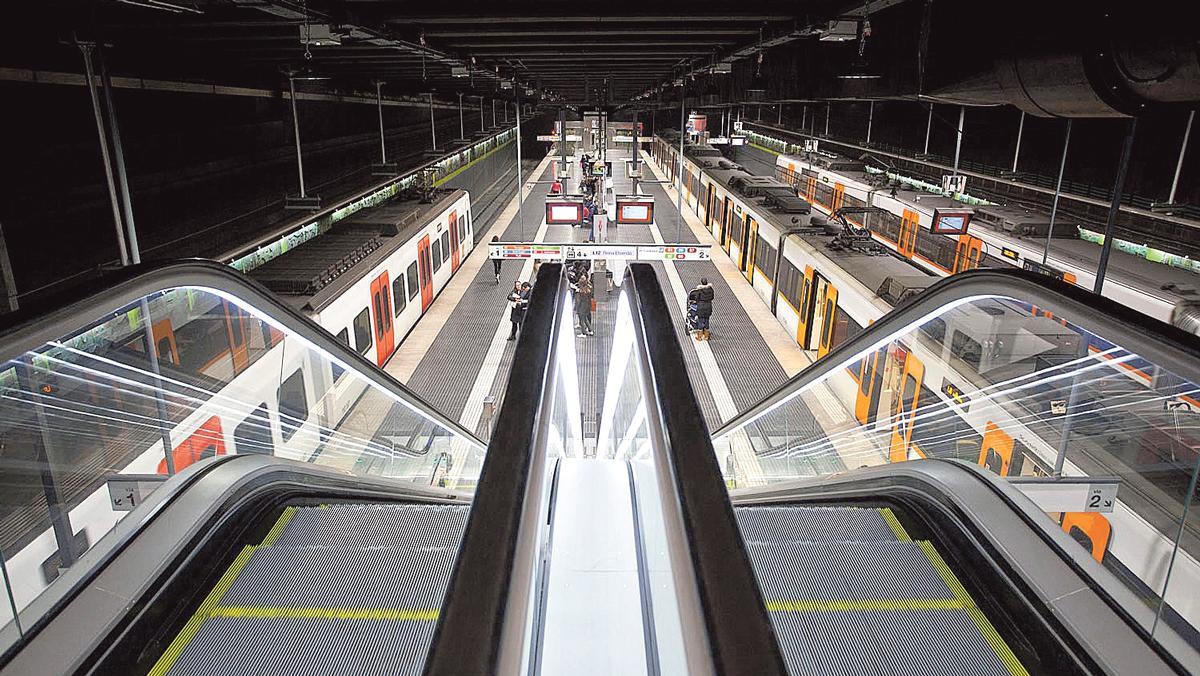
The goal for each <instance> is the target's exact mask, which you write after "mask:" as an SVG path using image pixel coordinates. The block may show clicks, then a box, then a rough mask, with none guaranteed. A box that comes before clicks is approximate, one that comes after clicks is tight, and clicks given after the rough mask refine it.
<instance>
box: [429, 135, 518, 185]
mask: <svg viewBox="0 0 1200 676" xmlns="http://www.w3.org/2000/svg"><path fill="white" fill-rule="evenodd" d="M510 143H512V141H511V140H509V141H505V142H504V143H502V144H500V145H498V146H496V147H495V148H492V149H491V150H489V151H487V152H486V153H484V154H482V155H480V156H479V157H476V158H475V159H473V160H471V161H470V162H467V163H466V164H464V165H462V166H461V167H459V168H457V169H455V170H454V171H452V172H450V173H449V174H446V175H445V176H443V177H442V178H439V179H437V180H436V181H434V182H433V185H434V187H438V186H440V185H442V184H443V183H445V182H446V181H449V180H450V179H452V178H454V177H455V176H458V175H459V174H461V173H462V172H464V171H466V169H467V167H470V166H471V165H473V164H476V163H478V162H481V161H483V160H484V159H486V158H487V157H488V156H489V155H494V154H495V153H497V152H499V151H500V150H501V149H503V148H507V147H508V145H509V144H510Z"/></svg>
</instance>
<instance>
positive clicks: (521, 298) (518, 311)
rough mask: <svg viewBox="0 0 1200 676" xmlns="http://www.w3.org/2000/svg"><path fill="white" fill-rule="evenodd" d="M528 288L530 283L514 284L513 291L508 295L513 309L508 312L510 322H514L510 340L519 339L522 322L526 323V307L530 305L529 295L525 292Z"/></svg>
mask: <svg viewBox="0 0 1200 676" xmlns="http://www.w3.org/2000/svg"><path fill="white" fill-rule="evenodd" d="M527 286H529V283H528V282H526V283H525V284H524V285H522V284H521V282H513V288H512V291H510V292H509V294H508V303H509V307H510V308H511V309H510V310H509V312H508V320H509V321H510V322H512V332H511V333H509V334H508V339H509V340H516V339H517V333H518V332H519V331H520V330H521V322H523V321H525V307H526V306H527V305H529V294H528V293H527V292H526V291H525V287H527Z"/></svg>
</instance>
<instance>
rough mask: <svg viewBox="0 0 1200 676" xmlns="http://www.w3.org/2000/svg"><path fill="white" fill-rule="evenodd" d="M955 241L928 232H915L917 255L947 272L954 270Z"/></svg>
mask: <svg viewBox="0 0 1200 676" xmlns="http://www.w3.org/2000/svg"><path fill="white" fill-rule="evenodd" d="M954 244H955V240H952V239H950V238H949V237H945V236H942V235H936V234H934V233H932V232H929V231H928V230H920V229H918V231H917V246H916V250H917V253H919V254H921V255H922V256H924V257H925V258H926V259H928V260H931V261H933V262H934V263H936V264H938V265H940V266H941V267H943V268H946V269H947V270H952V269H954Z"/></svg>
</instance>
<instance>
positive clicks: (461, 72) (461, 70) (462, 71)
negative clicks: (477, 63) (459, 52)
mask: <svg viewBox="0 0 1200 676" xmlns="http://www.w3.org/2000/svg"><path fill="white" fill-rule="evenodd" d="M468 75H469V73H467V67H466V66H450V77H467V76H468Z"/></svg>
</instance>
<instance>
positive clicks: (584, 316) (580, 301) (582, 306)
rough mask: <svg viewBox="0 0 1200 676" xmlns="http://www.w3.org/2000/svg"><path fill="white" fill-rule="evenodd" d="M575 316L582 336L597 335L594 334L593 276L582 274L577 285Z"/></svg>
mask: <svg viewBox="0 0 1200 676" xmlns="http://www.w3.org/2000/svg"><path fill="white" fill-rule="evenodd" d="M575 316H576V317H578V318H579V333H578V335H580V336H592V335H595V334H594V333H593V332H592V276H591V275H588V274H582V275H580V276H579V278H578V281H577V282H576V283H575Z"/></svg>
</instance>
